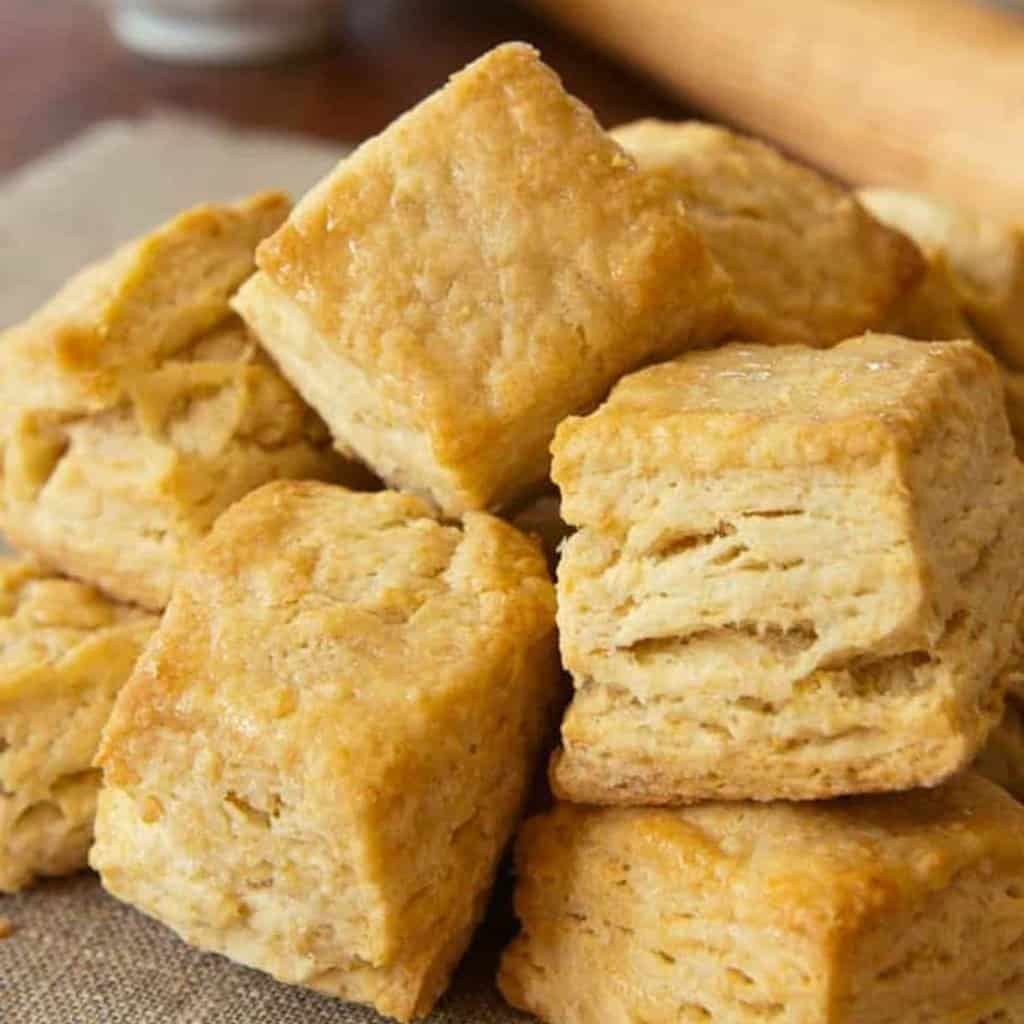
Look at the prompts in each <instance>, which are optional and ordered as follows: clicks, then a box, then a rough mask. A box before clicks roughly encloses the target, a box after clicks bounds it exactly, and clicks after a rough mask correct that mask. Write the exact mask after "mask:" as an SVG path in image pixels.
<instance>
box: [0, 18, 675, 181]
mask: <svg viewBox="0 0 1024 1024" xmlns="http://www.w3.org/2000/svg"><path fill="white" fill-rule="evenodd" d="M116 6H117V5H114V4H101V3H96V2H89V0H0V12H2V13H0V67H2V68H3V71H2V73H0V74H2V80H3V89H2V90H0V173H3V172H5V171H10V170H13V169H14V168H16V167H18V166H19V165H21V164H22V163H24V162H25V161H26V160H29V159H31V158H32V157H34V156H37V155H38V154H40V153H42V152H44V151H45V150H47V149H48V148H50V147H51V146H53V145H55V144H56V143H59V142H62V141H64V140H66V139H68V138H69V137H70V136H72V135H74V134H75V133H77V132H78V131H80V130H81V129H82V128H83V127H85V126H87V125H89V124H91V123H93V122H96V121H100V120H103V119H105V118H110V117H121V116H126V115H131V116H140V115H145V114H147V113H152V112H154V111H157V110H162V109H164V110H165V109H168V108H174V109H177V110H186V111H190V112H193V113H202V114H208V115H214V116H216V117H218V118H223V119H225V120H227V121H229V122H232V123H234V124H237V125H243V126H248V127H253V128H268V129H275V130H279V131H290V132H302V133H307V134H310V135H313V136H316V137H319V138H322V139H329V140H334V141H337V142H357V141H359V140H360V139H362V138H365V137H366V136H367V135H370V134H373V133H375V132H378V131H380V130H381V129H382V128H383V127H384V126H385V125H386V124H387V123H388V122H389V121H391V120H392V119H393V118H394V117H395V116H396V115H398V114H399V113H401V112H402V111H403V110H405V109H406V108H407V107H409V106H411V105H412V104H414V103H415V102H416V101H417V100H419V99H421V98H422V97H423V96H424V95H425V94H426V93H428V92H430V91H431V90H433V89H434V88H436V87H437V86H438V85H440V84H441V83H442V82H444V80H445V79H446V78H447V77H448V75H449V74H451V73H452V72H453V71H454V70H456V69H457V68H459V67H460V66H462V65H463V64H465V63H467V62H468V61H470V60H472V59H473V58H474V57H476V56H479V55H480V54H481V53H482V52H483V51H484V50H486V49H488V48H489V47H491V46H493V45H495V44H496V43H498V42H501V41H503V40H507V39H525V40H528V41H531V42H533V43H535V44H536V45H537V46H538V47H539V48H540V49H541V50H542V51H543V53H544V56H545V59H546V60H548V62H549V63H551V64H553V65H554V66H555V67H557V68H558V70H559V72H560V73H561V74H562V75H563V77H564V79H565V81H566V83H567V85H568V86H569V88H570V89H571V90H572V91H574V92H575V93H576V94H577V95H579V96H581V97H582V98H583V99H585V100H586V102H588V103H590V104H592V105H593V106H594V107H595V109H597V111H598V113H599V115H600V116H601V117H602V119H604V120H606V121H609V122H614V121H619V120H625V119H627V118H630V117H634V116H639V115H641V114H645V113H650V114H658V115H662V116H670V117H671V116H678V115H681V114H683V113H684V112H685V106H684V105H683V104H681V103H679V102H678V101H676V100H674V99H673V98H672V97H671V96H670V95H669V94H668V93H667V92H666V91H665V90H663V89H660V88H658V87H656V86H654V85H653V84H651V83H649V82H648V81H645V80H644V78H643V77H642V76H641V75H640V74H638V73H635V72H631V71H630V70H628V69H627V68H625V67H624V66H623V65H621V64H619V63H617V62H616V61H615V60H614V59H613V58H612V57H610V56H607V55H605V54H604V53H602V52H601V50H600V49H599V48H598V47H596V46H593V45H590V44H587V43H585V42H583V41H582V40H581V39H580V38H579V37H578V36H577V35H576V34H574V33H573V32H571V31H569V30H566V29H561V28H558V27H556V26H555V25H554V24H553V23H552V22H550V21H549V20H547V19H546V18H545V17H543V16H542V15H540V14H539V13H534V12H533V11H529V10H527V9H526V8H525V7H524V6H521V5H519V4H516V3H513V2H510V0H338V2H336V3H331V2H328V3H326V4H324V3H321V2H320V0H313V2H312V3H309V2H305V3H303V2H302V0H283V2H281V3H276V2H275V0H255V2H252V3H250V2H247V0H227V2H219V0H175V2H171V0H167V2H164V3H160V2H154V3H153V4H152V5H150V4H143V3H134V4H124V5H122V12H121V13H122V16H123V12H124V11H127V12H129V13H130V14H131V13H134V14H135V18H134V22H133V21H132V19H131V18H130V17H129V18H128V19H127V20H128V30H129V31H130V30H131V27H132V24H134V26H135V38H134V39H132V40H130V42H132V43H134V45H136V46H140V47H141V48H144V49H145V50H148V52H149V54H150V55H149V56H145V55H143V54H142V53H139V52H133V51H132V50H130V49H128V47H126V46H125V45H123V44H122V43H121V42H119V41H118V39H117V38H116V37H115V35H114V32H113V31H112V30H111V26H110V22H109V21H108V19H107V18H106V17H105V15H106V14H107V13H111V9H112V8H115V7H116ZM150 7H151V8H152V10H153V11H154V12H156V13H157V14H158V15H159V14H160V13H161V12H162V13H163V14H164V15H165V17H166V24H167V25H171V26H173V23H174V22H175V21H177V22H178V23H179V25H187V24H188V22H189V21H190V20H191V21H193V22H194V24H195V25H197V26H200V28H199V29H197V31H196V33H195V35H194V37H193V39H192V44H193V46H192V49H191V52H190V51H189V47H188V45H187V43H188V40H187V39H186V38H185V36H186V34H187V33H185V32H182V33H181V35H180V36H178V37H177V38H176V37H175V34H174V32H173V31H167V32H165V33H164V35H163V37H162V38H161V35H160V33H159V32H158V31H153V32H152V33H151V34H150V36H149V37H148V38H147V37H146V35H145V34H144V33H143V32H141V31H140V30H139V28H138V25H139V20H140V19H139V17H138V12H140V11H143V12H145V11H147V10H148V9H149V8H150ZM275 8H280V9H281V10H283V11H284V12H285V18H284V20H285V23H286V27H287V23H288V22H289V21H290V22H292V23H294V22H295V21H299V22H301V21H303V20H309V21H312V22H314V23H315V28H314V30H313V31H312V32H311V34H310V36H309V37H307V38H305V39H303V38H302V35H301V33H299V34H297V35H296V36H293V37H292V38H291V39H289V38H288V37H287V34H285V38H284V39H283V40H282V42H281V52H280V54H278V55H277V57H276V59H275V55H274V40H273V35H274V33H273V32H272V31H269V32H268V33H267V36H266V37H264V38H263V39H262V40H261V39H259V38H258V33H254V34H253V35H252V36H251V37H250V39H249V42H250V44H251V47H252V48H251V51H248V52H247V50H246V47H245V41H244V39H243V41H242V42H241V43H240V44H239V50H238V51H237V52H230V47H229V46H227V45H225V44H224V40H223V36H224V35H225V34H228V33H226V32H225V30H224V26H225V25H228V26H230V25H231V23H232V22H233V21H234V16H235V15H236V14H237V16H238V19H239V20H240V21H241V23H242V24H243V26H244V25H245V24H247V23H248V24H249V25H251V24H252V23H253V21H254V20H255V19H256V16H257V15H259V14H260V13H261V12H262V13H263V14H266V13H267V12H268V11H269V12H271V14H272V13H273V12H274V9H275ZM325 11H326V14H325ZM254 12H255V14H254ZM325 23H326V28H325V27H324V26H325ZM204 25H205V26H206V27H209V26H210V25H214V26H219V27H220V29H221V32H220V39H219V42H220V52H221V53H222V54H223V56H222V57H221V58H220V59H218V56H217V53H218V47H217V43H218V37H217V35H216V34H215V33H210V35H211V36H213V38H212V41H211V39H209V38H206V39H204V34H203V32H202V30H201V27H202V26H204ZM122 29H123V23H122ZM204 42H205V44H206V45H208V46H210V48H211V50H212V51H213V52H212V53H211V54H207V53H206V51H205V49H204ZM161 43H163V44H165V45H166V47H167V53H166V55H165V56H164V57H163V59H159V57H158V56H157V55H159V52H160V45H161Z"/></svg>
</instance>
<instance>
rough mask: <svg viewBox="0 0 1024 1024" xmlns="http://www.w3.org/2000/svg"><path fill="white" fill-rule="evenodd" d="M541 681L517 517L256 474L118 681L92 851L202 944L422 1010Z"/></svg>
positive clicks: (467, 895) (125, 887) (542, 660)
mask: <svg viewBox="0 0 1024 1024" xmlns="http://www.w3.org/2000/svg"><path fill="white" fill-rule="evenodd" d="M257 541H258V542H257ZM558 689H559V681H558V660H557V652H556V644H555V637H554V588H553V587H552V585H551V583H550V581H549V578H548V575H547V570H546V567H545V564H544V559H543V556H542V555H541V553H540V551H539V549H538V548H537V546H536V545H534V544H533V543H532V542H531V541H529V540H528V539H527V538H526V537H524V536H523V535H522V534H520V533H519V532H518V531H516V530H515V529H513V528H512V527H511V526H509V525H507V524H505V523H502V522H501V521H500V520H497V519H494V518H492V517H491V516H488V515H486V514H484V513H471V514H470V515H468V516H467V517H466V520H465V522H464V523H463V524H461V525H445V524H443V523H441V522H439V521H438V520H437V519H436V518H434V514H433V512H432V511H431V509H430V507H429V506H428V505H427V504H426V503H425V502H423V501H422V500H421V499H419V498H415V497H413V496H410V495H400V494H397V493H394V492H382V493H377V494H357V493H354V492H350V491H346V490H344V489H342V488H339V487H331V486H329V485H326V484H318V483H299V482H293V481H289V482H280V483H275V484H269V485H267V486H265V487H263V488H261V489H260V490H258V491H256V492H255V493H253V494H251V495H249V496H248V497H246V498H244V499H242V501H240V502H239V503H238V504H236V505H235V506H234V507H233V508H231V509H229V510H228V511H227V512H226V513H225V514H224V515H223V516H222V517H221V519H220V520H219V521H218V523H217V524H216V526H215V527H214V529H213V531H212V533H211V534H210V535H209V537H208V538H207V539H206V540H205V541H204V542H203V544H202V545H201V546H200V548H199V551H198V553H197V555H196V557H195V558H194V560H193V561H192V562H191V563H190V567H189V568H188V569H186V571H185V573H184V574H183V575H182V577H181V578H180V579H179V582H178V584H177V585H176V587H175V591H174V595H173V597H172V599H171V603H170V605H169V606H168V608H167V611H166V612H165V614H164V618H163V621H162V623H161V626H160V629H159V632H158V633H157V635H156V637H155V638H154V641H153V643H152V644H151V645H150V647H149V648H148V649H147V652H146V654H145V655H144V656H143V658H142V659H141V661H140V662H139V665H138V667H137V669H136V671H135V673H134V675H133V677H132V679H131V681H130V682H129V684H128V686H127V687H126V688H125V690H124V691H123V692H122V695H121V697H120V698H119V700H118V703H117V706H116V708H115V711H114V714H113V716H112V718H111V721H110V724H109V726H108V728H107V730H106V733H105V735H104V740H103V744H102V748H101V751H100V754H99V757H98V763H99V764H101V765H102V767H103V769H104V790H103V792H102V794H101V797H100V807H99V812H98V817H97V841H96V845H95V847H94V848H93V854H92V864H93V866H94V867H95V868H96V869H97V870H98V871H99V872H100V873H101V875H102V879H103V884H104V885H105V886H106V888H107V889H108V890H110V891H111V892H112V893H113V894H114V895H115V896H118V897H119V898H121V899H123V900H126V901H128V902H130V903H132V904H134V905H135V906H137V907H138V908H140V909H141V910H143V911H145V912H146V913H148V914H151V915H152V916H154V917H156V918H157V919H159V920H160V921H162V922H164V923H165V924H167V925H170V926H171V927H172V928H174V929H175V931H177V932H178V933H179V934H180V935H181V936H182V937H183V938H185V939H186V940H187V941H189V942H192V943H194V944H195V945H197V946H199V947H201V948H203V949H209V950H215V951H217V952H220V953H223V954H226V955H227V956H229V957H231V958H233V959H235V960H238V961H241V962H242V963H245V964H248V965H250V966H253V967H257V968H260V969H262V970H264V971H268V972H270V973H272V974H273V975H274V976H276V977H277V978H279V979H281V980H283V981H286V982H291V983H294V984H302V985H307V986H310V987H312V988H315V989H319V990H320V991H323V992H326V993H329V994H331V995H335V996H340V997H343V998H345V999H350V1000H354V1001H358V1002H365V1003H369V1004H372V1005H373V1006H375V1007H376V1008H377V1009H378V1010H379V1011H380V1012H381V1013H383V1014H386V1015H389V1016H392V1017H396V1018H398V1019H400V1020H408V1019H410V1018H412V1017H418V1016H421V1015H423V1014H425V1013H426V1012H427V1011H428V1010H429V1009H430V1007H431V1005H432V1004H433V1002H434V1001H435V999H436V998H437V997H438V995H439V994H440V993H441V992H442V991H443V989H444V987H445V985H446V984H447V980H448V976H449V974H450V972H451V970H452V968H453V966H454V964H455V963H456V962H457V960H458V959H459V957H460V956H461V954H462V952H463V950H464V948H465V946H466V944H467V942H468V940H469V937H470V934H471V932H472V930H473V928H474V926H475V924H476V922H477V920H478V918H479V916H480V914H481V912H482V910H483V907H484V904H485V902H486V899H487V895H488V891H489V889H490V885H491V882H492V879H493V875H494V871H495V867H496V864H497V861H498V857H499V855H500V853H501V850H502V847H503V846H504V844H505V841H506V840H507V838H508V837H509V834H510V833H511V830H512V829H513V827H514V825H515V823H516V819H517V816H518V813H519V810H520V805H521V802H522V801H523V799H524V797H525V794H526V791H527V788H528V784H529V780H530V777H531V775H532V773H533V769H534V766H535V761H536V758H537V755H538V754H539V752H540V751H539V744H540V741H541V737H542V735H543V734H544V733H545V731H546V729H547V726H548V724H549V723H548V719H549V717H550V714H551V712H552V710H553V709H552V708H551V704H552V702H553V701H554V700H555V699H556V697H557V693H558Z"/></svg>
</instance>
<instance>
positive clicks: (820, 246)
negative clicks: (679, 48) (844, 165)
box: [612, 120, 922, 347]
mask: <svg viewBox="0 0 1024 1024" xmlns="http://www.w3.org/2000/svg"><path fill="white" fill-rule="evenodd" d="M612 137H613V138H614V139H615V140H616V141H617V142H619V143H621V145H622V146H623V147H624V148H625V149H626V151H627V152H628V153H630V154H631V155H632V156H634V157H635V158H636V160H637V161H638V162H639V164H640V167H641V168H642V169H643V170H644V171H645V172H646V173H647V174H648V175H650V176H652V177H654V178H656V179H658V180H659V181H662V182H663V183H665V184H666V185H667V186H668V187H669V188H671V189H673V190H674V191H675V193H676V194H677V195H678V196H679V197H680V198H681V199H682V200H683V202H684V203H685V205H686V209H687V213H688V214H689V216H690V219H691V221H692V222H693V224H694V225H695V226H696V227H697V229H698V230H699V231H700V233H701V235H702V237H703V238H704V240H705V241H706V242H707V245H708V247H709V248H710V250H711V252H712V255H713V256H714V257H715V259H716V260H718V262H719V263H720V264H721V265H722V267H723V268H724V269H725V270H726V271H727V272H728V274H729V276H730V277H731V278H732V280H733V284H734V288H735V305H736V314H735V316H736V320H735V325H734V331H735V334H736V335H737V336H738V337H741V338H744V339H746V340H748V341H755V342H760V343H763V344H768V345H780V344H802V345H813V346H816V347H828V346H830V345H834V344H835V343H836V342H839V341H842V340H843V339H844V338H849V337H851V336H852V335H855V334H860V333H862V332H863V331H866V330H869V329H877V328H879V327H881V326H882V325H883V324H884V323H885V322H886V319H887V316H888V314H889V312H890V310H891V309H892V308H893V307H894V306H895V305H896V304H898V303H899V302H900V301H901V300H902V299H903V297H904V296H905V295H907V294H908V293H909V292H910V291H912V289H913V287H914V284H915V283H916V281H917V279H918V278H919V277H920V275H921V273H922V260H921V257H920V255H919V254H918V252H917V251H916V248H915V246H914V245H913V244H912V243H911V242H910V241H909V240H908V239H906V238H905V237H903V236H902V235H901V234H900V233H898V232H896V231H893V230H891V229H889V228H887V227H885V226H883V225H882V224H881V223H879V222H878V221H876V220H875V219H874V218H873V217H872V216H871V215H870V214H868V213H867V212H866V211H865V210H864V208H863V207H862V206H861V204H860V203H859V202H858V201H857V199H856V197H855V196H854V195H852V194H851V193H850V192H849V191H847V190H846V189H843V188H841V187H840V186H838V185H836V184H834V183H833V182H831V181H829V180H828V179H827V178H825V177H823V176H822V175H821V174H819V173H817V172H816V171H813V170H811V169H810V168H808V167H804V166H801V165H800V164H797V163H795V162H793V161H792V160H788V159H786V158H785V157H784V156H783V155H782V154H781V153H779V152H778V151H776V150H774V149H772V148H771V147H770V146H767V145H765V144H764V143H763V142H758V141H757V140H755V139H752V138H749V137H746V136H743V135H739V134H737V133H735V132H732V131H729V130H728V129H726V128H722V127H720V126H718V125H710V124H702V123H700V122H683V123H674V124H673V123H668V122H664V121H656V120H643V121H636V122H634V123H632V124H627V125H622V126H621V127H619V128H616V129H615V130H614V131H613V132H612Z"/></svg>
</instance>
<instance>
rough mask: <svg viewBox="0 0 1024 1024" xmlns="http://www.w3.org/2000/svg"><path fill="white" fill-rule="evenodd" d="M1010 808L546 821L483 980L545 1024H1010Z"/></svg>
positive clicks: (793, 808) (1013, 964) (897, 804)
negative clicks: (500, 948) (518, 925)
mask: <svg viewBox="0 0 1024 1024" xmlns="http://www.w3.org/2000/svg"><path fill="white" fill-rule="evenodd" d="M1022 837H1024V809H1022V808H1021V807H1020V806H1019V805H1018V804H1017V803H1016V802H1015V801H1014V800H1013V799H1011V798H1010V797H1009V796H1008V795H1007V794H1006V793H1005V792H1003V791H1002V790H1000V789H999V787H997V786H994V785H993V784H992V783H990V782H988V781H986V780H985V779H982V778H980V777H978V776H974V775H970V774H968V775H965V776H962V777H960V778H958V779H956V780H954V781H953V782H950V783H948V784H947V785H945V786H943V787H941V788H939V789H936V790H932V791H917V792H913V793H905V794H897V795H888V796H875V797H859V798H852V799H847V800H837V801H832V802H827V803H821V804H802V805H787V804H768V805H750V804H742V805H736V804H726V805H722V804H707V805H703V806H700V807H694V808H688V809H686V810H683V811H680V810H657V809H640V808H638V809H622V808H604V809H587V808H581V807H572V806H569V805H561V806H559V807H557V808H556V809H555V810H554V811H553V812H552V813H550V814H548V815H545V816H544V817H541V818H537V819H534V820H532V821H530V822H528V823H527V825H526V827H525V828H524V830H523V832H522V834H521V836H520V839H519V843H518V858H517V860H518V874H519V883H518V888H517V892H516V906H517V911H518V914H519V917H520V918H521V920H522V924H523V930H522V934H521V935H520V936H519V938H517V939H516V941H515V942H514V943H513V944H512V946H511V948H510V949H509V950H508V952H507V953H506V954H505V957H504V960H503V963H502V968H501V974H500V978H499V982H500V985H501V989H502V992H503V993H504V994H505V996H506V998H507V999H508V1000H509V1001H510V1002H511V1003H513V1005H515V1006H517V1007H520V1008H522V1009H524V1010H527V1011H529V1012H531V1013H535V1014H537V1015H538V1016H539V1017H540V1018H541V1019H543V1020H546V1021H550V1022H552V1024H605V1022H609V1021H682V1022H687V1024H690V1022H694V1024H696V1022H706V1024H714V1022H721V1024H754V1022H758V1024H760V1022H763V1021H765V1020H773V1021H778V1022H780V1024H936V1022H939V1021H942V1022H947V1021H948V1022H953V1021H955V1022H957V1024H986V1022H990V1021H1001V1020H1006V1021H1014V1020H1018V1019H1019V1018H1020V1016H1021V1014H1022V1012H1024V981H1022V978H1024V840H1022Z"/></svg>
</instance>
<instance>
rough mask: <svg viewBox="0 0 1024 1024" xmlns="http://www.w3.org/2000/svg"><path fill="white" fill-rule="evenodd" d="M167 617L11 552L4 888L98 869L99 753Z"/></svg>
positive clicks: (1, 640) (0, 827)
mask: <svg viewBox="0 0 1024 1024" xmlns="http://www.w3.org/2000/svg"><path fill="white" fill-rule="evenodd" d="M155 626H156V618H155V616H153V615H148V614H146V613H145V612H141V611H138V610H136V609H133V608H129V607H126V606H123V605H117V604H114V603H113V602H111V601H109V600H107V599H106V598H104V597H103V596H102V595H101V594H99V593H98V592H97V591H95V590H93V589H92V588H91V587H87V586H84V585H83V584H80V583H74V582H72V581H70V580H65V579H61V578H60V577H57V576H54V575H52V574H50V573H49V572H47V571H46V570H44V569H43V568H42V567H40V566H39V565H37V564H35V563H34V562H31V561H28V560H14V559H9V558H8V559H0V892H16V891H17V890H18V889H21V888H23V887H24V886H26V885H28V884H30V883H31V882H32V881H33V880H35V879H36V878H38V877H43V876H52V875H64V874H69V873H71V872H74V871H78V870H80V869H82V868H84V867H85V866H86V855H87V852H88V849H89V845H90V844H91V842H92V833H93V816H94V813H95V807H96V795H97V792H98V790H99V781H100V780H99V773H98V772H97V771H95V770H94V769H93V767H92V759H93V755H94V754H95V753H96V748H97V746H98V744H99V739H100V733H101V731H102V729H103V726H104V724H105V723H106V720H107V717H108V716H109V714H110V710H111V708H112V707H113V703H114V698H115V697H116V695H117V693H118V690H119V689H120V688H121V686H122V685H123V684H124V683H125V682H126V681H127V679H128V675H129V673H130V672H131V669H132V667H133V665H134V664H135V660H136V658H137V657H138V655H139V653H140V651H141V650H142V648H143V646H144V645H145V643H146V641H147V640H148V638H149V636H150V635H151V633H152V632H153V630H154V628H155Z"/></svg>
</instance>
